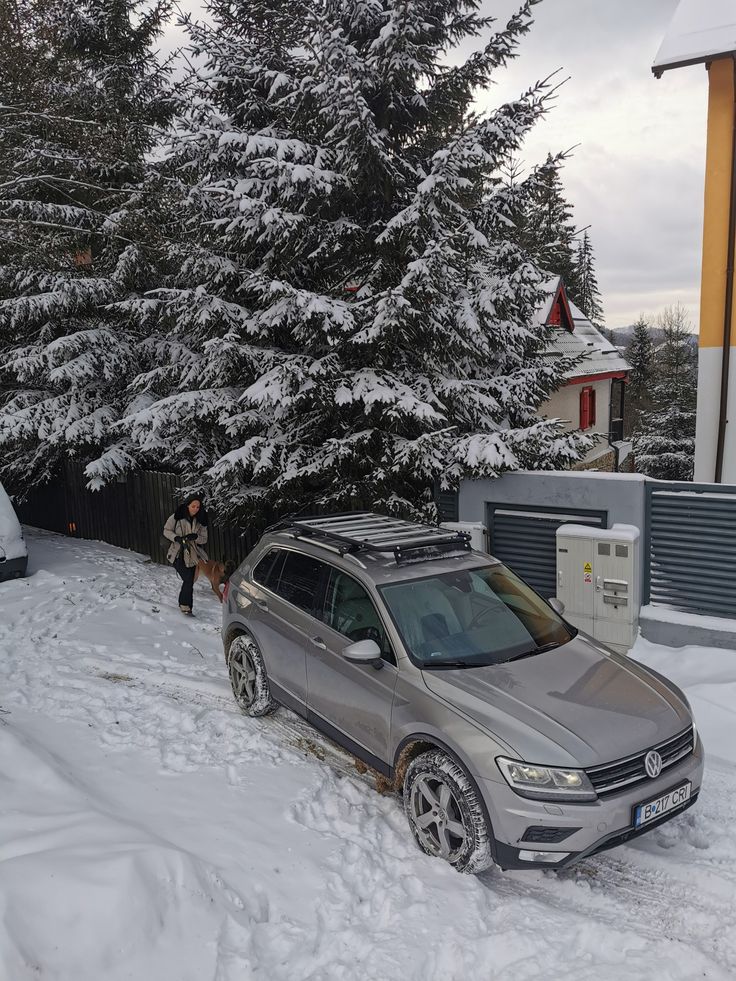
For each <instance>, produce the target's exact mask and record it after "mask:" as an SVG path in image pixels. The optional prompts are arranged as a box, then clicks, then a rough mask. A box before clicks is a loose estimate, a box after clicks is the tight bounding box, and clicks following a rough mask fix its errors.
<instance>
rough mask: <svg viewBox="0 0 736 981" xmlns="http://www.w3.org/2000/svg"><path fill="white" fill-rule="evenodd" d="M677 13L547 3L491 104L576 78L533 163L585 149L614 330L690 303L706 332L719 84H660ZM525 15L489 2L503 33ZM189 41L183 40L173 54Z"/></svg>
mask: <svg viewBox="0 0 736 981" xmlns="http://www.w3.org/2000/svg"><path fill="white" fill-rule="evenodd" d="M677 3H678V0H544V2H543V3H541V4H540V5H539V6H538V7H537V8H536V12H535V24H534V26H533V28H532V30H531V32H530V34H528V35H527V37H526V38H525V40H524V41H523V42H522V45H521V48H520V54H519V57H518V58H517V59H516V60H515V61H514V62H513V63H512V64H511V67H510V68H508V69H506V70H504V71H501V72H499V73H498V75H497V84H496V85H495V86H494V88H493V89H492V90H491V91H490V92H488V93H485V94H483V96H482V97H481V99H480V100H479V102H480V105H481V107H485V108H491V107H493V106H494V105H498V104H501V103H502V102H504V101H506V100H507V99H509V98H513V97H515V96H516V95H518V94H519V93H520V92H521V91H523V90H524V89H526V88H528V87H529V86H530V85H531V84H532V83H533V82H534V81H536V80H537V79H538V78H542V77H545V76H547V75H549V74H550V73H551V72H553V71H555V70H556V69H558V68H559V69H562V73H561V76H562V77H567V76H570V80H569V81H568V82H567V83H566V84H565V85H564V86H563V87H562V89H561V90H560V92H559V95H558V98H557V103H556V105H555V107H554V108H553V109H552V111H551V112H550V113H549V115H548V116H547V117H546V118H545V119H544V120H543V121H542V122H541V123H540V124H539V125H538V126H537V127H536V129H535V130H534V132H533V133H532V135H531V136H530V137H529V139H528V141H527V144H526V147H525V150H524V152H523V154H522V158H523V160H524V161H525V163H526V164H528V165H531V164H534V163H536V162H540V161H542V160H543V159H544V157H545V156H546V154H547V152H548V151H552V152H557V151H559V150H564V149H568V148H569V147H571V146H573V145H576V144H578V146H577V149H576V150H575V152H574V154H573V156H572V158H571V159H570V160H569V162H568V163H567V164H566V166H565V169H564V172H563V180H564V184H565V188H566V191H567V195H568V198H569V200H570V202H571V203H572V204H573V206H574V209H575V221H576V225H577V226H578V227H583V226H585V225H590V234H591V238H592V242H593V247H594V250H595V254H596V260H597V265H596V268H597V273H598V282H599V286H600V289H601V294H602V299H603V306H604V310H605V314H606V323H607V325H608V326H609V327H619V326H622V325H624V324H629V323H632V322H633V321H634V320H635V319H636V318H637V317H638V315H639V314H640V313H642V314H644V315H646V316H655V315H656V314H657V313H658V312H659V311H661V310H662V308H663V307H664V306H667V305H669V304H672V303H676V302H678V301H679V302H680V303H682V304H683V305H684V306H685V307H686V308H687V309H688V311H689V313H690V316H691V319H692V322H693V329H694V330H696V331H697V318H698V295H699V286H700V249H701V235H702V222H703V175H704V169H705V130H706V110H707V95H708V91H707V75H706V72H705V69H704V68H703V66H695V67H691V68H681V69H677V70H676V71H672V72H666V73H665V74H664V75H663V76H662V78H661V79H659V80H656V79H655V78H654V76H653V75H652V73H651V64H652V62H653V61H654V57H655V55H656V53H657V50H658V48H659V45H660V43H661V41H662V39H663V37H664V35H665V33H666V31H667V28H668V26H669V23H670V20H671V18H672V15H673V14H674V11H675V9H676V7H677ZM184 5H185V6H187V7H188V8H190V9H196V8H197V6H198V3H197V0H186V2H185V4H184ZM517 6H518V4H517V3H516V2H514V0H484V2H483V8H484V12H486V13H489V14H492V15H493V16H497V17H498V19H499V21H504V20H505V19H506V18H507V16H508V15H509V14H510V13H511V12H512V11H513V10H514V9H516V7H517ZM179 37H180V36H179V35H178V32H176V31H171V32H170V34H169V35H168V36H167V38H166V47H170V46H173V45H174V44H175V43H176V42H177V41H179Z"/></svg>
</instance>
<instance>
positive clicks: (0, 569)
mask: <svg viewBox="0 0 736 981" xmlns="http://www.w3.org/2000/svg"><path fill="white" fill-rule="evenodd" d="M27 569H28V556H27V555H21V556H19V558H17V559H5V561H4V562H0V582H3V581H4V580H6V579H21V578H22V577H23V576H25V574H26V570H27Z"/></svg>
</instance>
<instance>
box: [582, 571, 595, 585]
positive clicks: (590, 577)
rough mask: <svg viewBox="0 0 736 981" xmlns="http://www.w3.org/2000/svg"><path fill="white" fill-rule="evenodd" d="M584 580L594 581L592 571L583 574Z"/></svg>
mask: <svg viewBox="0 0 736 981" xmlns="http://www.w3.org/2000/svg"><path fill="white" fill-rule="evenodd" d="M583 582H585V583H592V582H593V576H592V574H591V573H590V572H586V573H585V574H584V575H583Z"/></svg>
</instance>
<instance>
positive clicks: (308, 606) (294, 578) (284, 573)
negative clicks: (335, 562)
mask: <svg viewBox="0 0 736 981" xmlns="http://www.w3.org/2000/svg"><path fill="white" fill-rule="evenodd" d="M326 570H327V566H326V565H325V564H324V562H320V561H319V560H318V559H314V558H312V556H311V555H302V554H301V552H290V551H287V552H286V558H285V561H284V563H283V566H282V568H281V570H280V572H281V574H280V575H279V578H278V584H277V585H275V586H271V587H270V588H271V589H273V590H274V592H276V593H277V594H278V595H279V596H280V597H281V598H282V599H285V600H286V601H287V602H288V603H293V604H294V606H298V607H299V609H300V610H304V612H305V613H311V614H313V615H314V614H315V610H316V607H317V605H318V593H319V588H320V585H321V583H322V576H323V574H324V573H325V572H326ZM271 578H273V572H272V573H271Z"/></svg>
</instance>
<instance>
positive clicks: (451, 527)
mask: <svg viewBox="0 0 736 981" xmlns="http://www.w3.org/2000/svg"><path fill="white" fill-rule="evenodd" d="M440 528H447V530H448V531H464V532H465V534H466V535H470V545H471V547H472V548H474V549H475V550H476V551H477V552H487V551H488V541H487V530H486V526H485V525H484V524H483V523H482V522H480V521H443V522H442V524H441V525H440Z"/></svg>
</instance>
